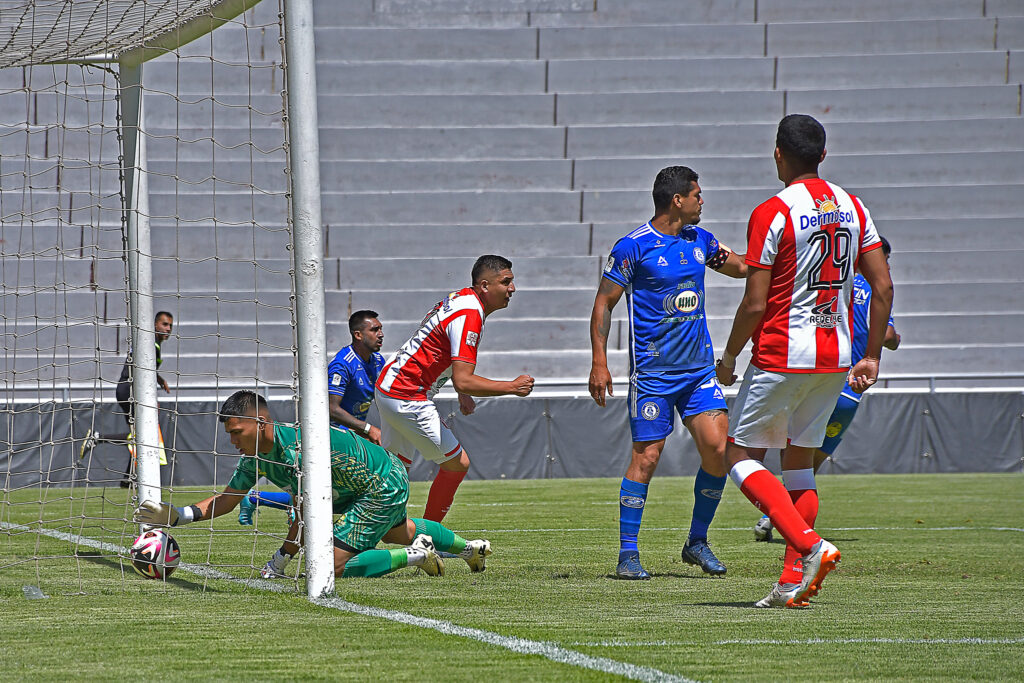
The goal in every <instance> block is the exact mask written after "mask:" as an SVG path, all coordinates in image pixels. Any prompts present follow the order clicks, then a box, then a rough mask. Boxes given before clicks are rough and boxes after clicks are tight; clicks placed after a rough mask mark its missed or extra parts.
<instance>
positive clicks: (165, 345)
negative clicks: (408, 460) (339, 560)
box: [0, 0, 301, 594]
mask: <svg viewBox="0 0 1024 683" xmlns="http://www.w3.org/2000/svg"><path fill="white" fill-rule="evenodd" d="M281 16H282V9H281V7H279V5H278V3H277V2H276V1H275V0H264V2H262V3H260V4H257V0H227V1H225V2H217V1H215V0H192V1H186V0H175V1H173V2H172V1H169V0H121V1H115V0H107V1H104V2H97V1H94V2H82V1H80V0H76V1H75V2H71V1H70V0H0V254H2V265H0V273H2V291H0V331H2V335H3V360H4V363H3V372H2V374H0V390H2V391H3V393H4V396H5V400H4V403H3V404H2V405H0V479H2V492H0V593H3V594H9V593H12V592H20V591H22V589H24V590H25V591H26V594H29V593H33V594H37V593H38V592H39V591H41V592H42V593H43V594H54V593H56V594H62V593H74V592H82V591H84V592H96V591H103V590H110V589H116V590H124V589H125V588H126V587H128V586H131V587H135V586H144V588H142V590H156V589H159V587H160V583H158V582H145V581H143V580H141V578H140V577H138V576H136V575H135V573H134V572H133V571H132V569H131V565H130V564H129V563H128V561H127V560H128V557H127V554H126V549H127V548H128V547H129V546H131V545H132V542H133V540H134V539H135V537H136V536H137V535H138V534H139V528H138V526H137V525H136V524H134V523H132V521H131V514H132V510H133V509H134V508H135V507H136V505H137V504H138V503H139V500H140V498H145V497H147V496H146V495H145V494H146V486H150V488H151V489H152V491H151V492H150V493H151V494H152V495H151V496H150V497H152V498H155V499H158V500H159V499H163V500H165V501H168V502H171V503H173V504H175V505H179V506H182V505H187V504H189V503H192V502H196V501H198V500H201V499H203V498H205V497H207V496H209V495H211V494H212V493H214V492H216V491H219V490H221V489H223V487H224V486H225V485H226V484H227V482H228V480H229V478H230V476H231V474H232V472H233V470H234V465H235V462H236V459H237V455H238V453H237V451H236V450H235V449H234V448H233V447H232V446H231V444H230V443H229V440H228V439H227V437H226V435H225V433H224V432H223V430H222V427H223V425H221V424H219V423H218V420H217V410H218V407H219V406H220V404H221V403H222V402H223V401H224V400H225V399H226V398H227V397H228V396H229V395H230V394H231V393H233V392H234V391H236V390H239V389H249V390H254V391H256V392H258V393H260V394H262V395H263V396H264V397H266V398H267V399H269V401H270V406H271V410H272V412H273V414H274V417H275V418H276V419H278V420H281V421H285V422H293V421H296V420H297V409H296V405H297V402H296V396H297V394H298V391H297V382H296V368H297V361H296V358H297V351H296V348H297V343H296V336H295V332H294V329H295V327H294V306H293V303H294V301H295V286H294V280H293V277H292V274H293V270H294V269H293V257H292V251H291V249H292V247H291V245H292V230H291V225H290V221H289V191H288V187H289V183H288V173H289V167H288V158H287V147H288V137H287V121H286V120H287V117H286V115H285V112H286V111H287V107H286V100H285V97H286V94H285V93H284V90H285V85H284V83H285V75H286V73H285V67H284V61H285V60H284V57H283V54H284V53H283V49H282V45H283V42H284V41H283V33H284V31H283V28H282V21H281V18H280V17H281ZM140 236H141V237H140ZM147 270H148V272H147ZM150 281H151V284H150ZM161 312H166V313H168V314H170V315H169V316H167V315H161ZM133 339H134V340H137V341H138V343H137V344H135V345H133ZM157 347H158V348H157ZM140 348H141V349H142V350H141V351H140ZM150 348H152V349H154V350H155V351H156V354H157V355H156V356H154V355H153V354H152V353H151V352H150V351H149V349H150ZM140 358H141V359H142V360H140ZM146 363H150V365H149V366H147V365H146ZM155 363H158V365H155V367H156V374H157V376H156V377H154V378H153V379H155V381H156V383H157V385H158V388H157V389H156V393H157V396H158V399H157V400H156V402H155V403H154V404H153V405H155V406H156V408H157V409H156V410H150V408H152V407H153V406H146V405H145V404H146V401H145V400H144V399H145V396H144V395H143V396H141V397H140V394H139V393H138V392H137V391H136V390H137V389H138V388H139V386H140V385H139V384H138V381H139V380H138V379H137V378H138V376H142V374H140V373H142V372H143V371H142V370H140V368H146V367H149V369H152V367H154V365H153V364H155ZM151 374H152V373H151ZM143 410H146V413H145V414H146V415H152V416H153V417H154V420H155V424H156V426H157V429H156V432H157V434H156V438H155V439H154V438H153V436H152V433H151V431H152V430H151V431H150V432H147V431H146V429H145V428H144V425H143V424H142V422H143V420H142V418H141V414H142V412H143ZM136 451H138V452H139V457H138V460H137V461H136V460H135V452H136ZM144 453H148V454H149V455H148V456H146V457H147V459H146V460H145V462H147V463H148V462H151V458H152V457H155V454H159V456H160V459H161V461H162V462H163V463H165V464H162V465H160V466H159V469H158V470H157V469H156V468H155V467H153V468H152V470H151V473H150V474H149V475H148V476H149V477H150V480H149V481H145V476H142V475H143V473H142V469H143V467H142V463H143V454H144ZM147 466H149V465H147ZM157 472H158V474H157ZM140 476H142V481H140ZM154 477H158V478H157V479H154ZM140 484H141V487H140ZM267 489H268V490H271V491H273V490H275V489H274V487H273V486H270V485H267ZM293 502H294V501H293ZM253 517H254V519H253V524H252V525H241V524H239V519H238V515H237V514H231V515H227V516H224V517H220V518H218V519H217V520H214V521H212V522H199V523H195V524H193V525H190V526H189V527H183V528H181V529H173V530H171V533H172V534H173V535H174V537H175V538H176V539H177V540H178V542H179V544H180V545H181V548H182V557H183V562H185V563H188V564H189V565H191V566H193V568H194V569H195V571H196V572H198V573H200V574H203V572H204V571H205V573H206V575H208V576H212V575H216V573H217V572H227V573H231V574H233V575H236V576H243V577H245V576H252V575H255V572H256V571H257V570H258V569H259V568H260V567H262V566H263V564H264V563H265V562H266V561H267V559H268V558H269V557H270V555H272V554H273V552H274V550H275V549H276V548H278V547H279V546H280V545H281V540H282V538H283V537H284V536H285V533H286V531H287V528H288V517H289V511H288V510H278V509H270V508H267V507H261V508H258V511H257V513H256V514H255V515H254V516H253ZM242 521H246V520H245V519H243V520H242ZM300 566H301V563H300V562H293V563H292V564H291V566H290V569H291V571H292V575H293V576H296V575H297V573H298V572H299V570H300ZM196 568H198V569H196Z"/></svg>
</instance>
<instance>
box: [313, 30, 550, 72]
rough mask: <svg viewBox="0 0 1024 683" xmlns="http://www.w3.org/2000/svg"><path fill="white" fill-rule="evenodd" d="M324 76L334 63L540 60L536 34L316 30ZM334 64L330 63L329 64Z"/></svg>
mask: <svg viewBox="0 0 1024 683" xmlns="http://www.w3.org/2000/svg"><path fill="white" fill-rule="evenodd" d="M315 38H316V42H317V61H318V66H319V69H320V71H321V72H322V73H326V70H327V69H329V68H331V67H332V65H331V63H330V61H333V60H354V61H371V60H378V61H390V60H423V59H451V60H495V59H508V60H514V59H534V58H535V57H536V56H537V29H534V28H428V29H423V28H324V27H321V26H318V27H317V29H316V36H315ZM329 60H330V61H329Z"/></svg>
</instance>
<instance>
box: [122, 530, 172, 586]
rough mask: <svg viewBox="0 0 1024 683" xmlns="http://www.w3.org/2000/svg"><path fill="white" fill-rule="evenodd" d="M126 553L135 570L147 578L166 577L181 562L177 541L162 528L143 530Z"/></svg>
mask: <svg viewBox="0 0 1024 683" xmlns="http://www.w3.org/2000/svg"><path fill="white" fill-rule="evenodd" d="M128 554H129V556H130V557H131V560H132V567H134V568H135V571H137V572H138V573H139V574H141V575H143V576H145V577H146V578H147V579H166V578H167V577H168V576H170V575H171V573H172V572H173V571H174V570H175V569H177V567H178V564H179V563H180V562H181V548H179V547H178V542H177V541H175V540H174V538H173V537H172V536H171V535H170V534H169V533H167V532H166V531H163V530H162V529H150V530H149V531H145V532H143V533H142V535H141V536H139V537H138V538H136V539H135V543H134V544H133V545H132V549H131V550H130V551H128Z"/></svg>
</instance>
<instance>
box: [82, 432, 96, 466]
mask: <svg viewBox="0 0 1024 683" xmlns="http://www.w3.org/2000/svg"><path fill="white" fill-rule="evenodd" d="M94 448H96V432H94V431H93V430H91V429H90V430H89V431H87V432H86V433H85V439H84V440H83V441H82V447H81V448H79V449H78V459H79V460H81V459H82V458H84V457H85V456H87V455H90V454H91V453H92V449H94Z"/></svg>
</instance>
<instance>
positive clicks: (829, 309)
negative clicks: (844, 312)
mask: <svg viewBox="0 0 1024 683" xmlns="http://www.w3.org/2000/svg"><path fill="white" fill-rule="evenodd" d="M837 300H838V297H836V296H834V297H832V298H831V299H830V300H828V301H826V302H825V303H823V304H818V305H817V306H815V307H814V308H812V309H811V324H812V325H814V326H815V327H824V328H828V329H832V328H834V327H836V325H838V324H839V323H841V322H843V316H841V315H840V314H839V313H837V312H836V301H837Z"/></svg>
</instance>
